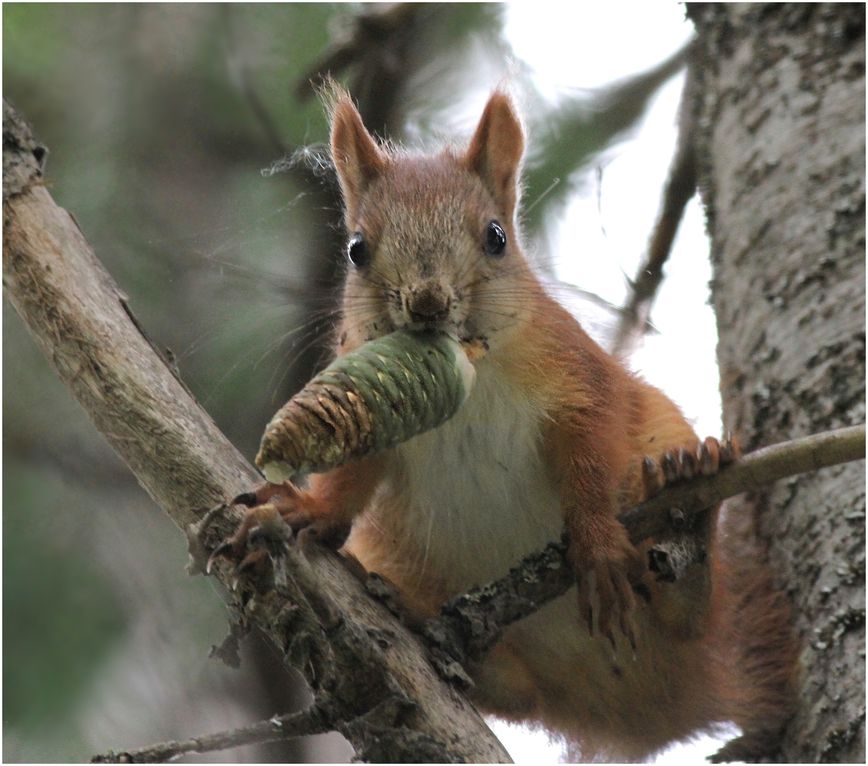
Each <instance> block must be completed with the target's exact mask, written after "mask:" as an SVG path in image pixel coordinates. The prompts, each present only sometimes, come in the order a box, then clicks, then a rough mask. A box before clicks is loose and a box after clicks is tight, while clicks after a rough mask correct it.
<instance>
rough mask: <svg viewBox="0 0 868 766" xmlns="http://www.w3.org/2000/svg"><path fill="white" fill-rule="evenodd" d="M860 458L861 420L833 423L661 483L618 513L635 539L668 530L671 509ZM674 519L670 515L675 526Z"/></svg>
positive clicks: (707, 504)
mask: <svg viewBox="0 0 868 766" xmlns="http://www.w3.org/2000/svg"><path fill="white" fill-rule="evenodd" d="M864 459H865V424H864V423H863V424H862V425H858V426H849V427H847V428H838V429H836V430H834V431H826V432H824V433H821V434H814V435H813V436H805V437H803V438H801V439H793V440H792V441H788V442H782V443H781V444H773V445H772V446H770V447H763V448H761V449H758V450H756V451H755V452H751V453H750V454H748V455H745V456H744V457H743V458H741V459H740V460H737V461H736V462H735V463H732V464H731V465H728V466H727V467H726V468H722V469H721V470H720V471H719V472H718V473H716V474H714V475H713V476H698V477H696V478H694V479H692V480H691V481H689V482H684V483H683V484H677V485H673V486H671V487H667V488H665V489H664V490H663V491H661V492H660V493H659V494H658V495H655V496H654V497H652V498H651V499H650V500H647V501H646V502H644V503H642V504H641V505H640V506H638V507H637V508H634V509H632V510H630V511H627V512H625V513H622V514H621V516H620V517H619V518H620V521H621V523H622V524H624V526H626V527H627V530H628V532H629V533H630V539H631V540H632V541H633V542H634V543H637V542H640V541H641V540H645V539H647V538H649V537H655V536H658V535H660V534H662V533H664V532H667V531H672V530H673V517H672V513H671V509H673V508H677V509H678V510H679V511H680V512H681V514H683V516H684V519H685V520H686V519H688V518H689V517H690V516H691V515H694V514H696V513H698V512H699V511H701V510H703V509H705V508H711V507H712V506H714V505H717V503H719V502H721V501H723V500H726V498H728V497H732V496H733V495H737V494H739V493H741V492H747V491H749V490H759V489H762V488H764V487H766V486H768V485H769V484H772V483H773V482H775V481H778V480H779V479H784V478H786V477H787V476H795V475H796V474H800V473H807V472H808V471H816V470H817V469H819V468H827V467H828V466H832V465H838V464H839V463H848V462H852V461H854V460H864ZM680 518H681V517H680V516H677V517H676V519H677V520H676V522H675V523H676V525H677V524H678V523H679V521H678V520H680Z"/></svg>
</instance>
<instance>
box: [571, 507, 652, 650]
mask: <svg viewBox="0 0 868 766" xmlns="http://www.w3.org/2000/svg"><path fill="white" fill-rule="evenodd" d="M613 524H614V525H617V527H613V529H612V539H611V541H610V543H609V544H608V545H606V546H604V547H600V546H597V547H588V546H587V545H584V546H583V545H581V543H578V542H576V541H573V542H571V544H570V549H569V554H568V555H569V558H570V561H571V563H572V565H573V568H574V569H575V572H576V577H577V579H578V602H579V613H580V615H581V616H582V618H583V619H584V620H585V622H586V624H587V626H588V632H589V633H591V634H592V635H593V633H594V622H595V618H596V625H597V629H598V630H599V632H600V633H601V634H602V635H604V636H605V637H606V638H607V639H609V642H610V643H611V644H612V646H613V647H614V646H615V636H614V633H613V631H612V625H613V623H614V622H616V621H617V624H618V627H619V628H620V630H621V633H623V635H624V636H625V637H626V638H627V640H628V641H629V642H630V646H631V647H632V648H633V649H634V650H635V648H636V628H635V624H634V621H633V615H634V609H635V606H636V599H635V596H634V593H633V586H634V585H636V584H638V583H639V582H640V581H641V579H642V574H643V573H644V571H645V564H644V561H643V559H642V556H641V555H640V553H639V551H637V550H636V548H635V547H634V546H633V545H631V544H630V541H629V540H628V539H627V535H626V532H625V530H624V529H623V527H620V525H618V524H617V522H614V521H613ZM595 595H596V599H595ZM595 612H596V614H595Z"/></svg>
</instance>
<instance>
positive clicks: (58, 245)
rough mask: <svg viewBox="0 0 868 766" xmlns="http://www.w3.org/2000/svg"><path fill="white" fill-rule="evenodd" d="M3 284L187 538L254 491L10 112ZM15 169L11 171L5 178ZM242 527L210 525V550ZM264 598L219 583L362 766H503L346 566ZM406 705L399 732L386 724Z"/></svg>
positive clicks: (325, 560)
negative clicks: (403, 764) (366, 763)
mask: <svg viewBox="0 0 868 766" xmlns="http://www.w3.org/2000/svg"><path fill="white" fill-rule="evenodd" d="M3 122H4V126H3V127H4V131H3V155H4V184H3V194H4V196H3V214H4V224H5V225H4V229H3V245H4V247H3V284H4V287H5V292H6V295H7V297H8V299H9V300H10V302H11V303H12V304H13V306H14V308H15V310H16V311H17V312H18V314H19V316H20V317H21V318H22V320H23V321H24V323H25V324H26V325H27V327H28V330H29V331H30V333H31V335H32V336H33V338H34V339H35V341H36V342H37V344H38V345H39V346H40V347H41V348H42V350H43V352H44V353H45V355H46V356H47V358H48V360H49V361H50V363H51V364H52V366H53V367H54V369H55V370H56V371H57V374H58V375H59V376H60V378H61V380H63V381H64V383H66V385H67V386H68V387H69V389H70V390H71V391H72V393H73V394H74V395H75V397H76V398H77V399H78V401H79V402H80V403H81V405H82V406H83V407H84V408H85V410H86V411H87V412H88V414H89V416H90V418H91V419H92V420H93V422H94V424H95V425H96V427H97V428H98V429H99V430H100V431H101V432H102V433H103V434H104V435H105V437H106V438H107V439H108V440H109V442H110V443H111V444H112V446H113V447H114V449H115V450H116V451H117V452H118V454H119V455H120V456H121V457H122V458H123V459H124V461H125V462H126V463H127V465H128V466H129V467H130V468H131V469H132V471H133V472H134V473H135V475H136V476H137V478H138V480H139V482H140V483H141V484H142V486H143V487H144V488H145V489H146V490H147V491H148V493H149V494H150V495H151V497H152V498H153V499H154V500H155V501H156V502H157V503H158V505H160V506H161V507H162V508H163V509H164V510H165V511H166V513H168V515H169V516H170V518H171V519H172V520H173V521H174V522H175V524H176V525H178V526H179V527H180V528H181V529H186V527H187V526H188V525H189V524H191V523H195V522H196V521H198V519H199V517H200V516H201V514H202V510H201V509H203V508H209V507H212V506H214V505H216V504H217V503H219V502H222V501H223V500H224V499H225V498H227V497H235V496H236V495H238V494H239V493H241V492H243V491H245V490H248V489H250V487H252V486H254V485H255V484H258V483H259V482H260V481H261V478H260V476H259V475H258V473H257V472H256V471H255V470H254V469H253V468H252V467H251V466H250V465H249V463H247V461H246V460H244V458H243V457H242V456H241V455H240V454H239V453H238V451H237V450H236V449H235V448H234V447H233V446H232V444H230V443H229V441H228V440H227V439H226V437H225V436H224V435H223V434H222V433H221V432H220V431H219V429H218V428H217V427H216V425H215V424H214V422H213V421H212V420H211V418H210V417H209V416H208V414H207V413H206V412H205V411H204V410H203V409H202V408H201V407H200V406H199V404H198V403H197V402H196V401H194V400H193V398H192V397H191V396H190V394H189V392H188V391H187V390H186V388H185V387H184V385H183V384H182V383H181V381H180V380H179V379H178V378H177V377H176V375H175V373H174V372H173V370H172V368H171V367H170V365H168V364H167V363H166V362H165V361H164V360H163V359H162V358H161V357H160V356H159V354H158V353H156V351H155V349H154V347H153V346H152V344H151V343H150V341H149V340H148V339H147V338H146V337H145V336H144V335H143V333H142V332H141V331H140V329H139V328H138V327H137V325H136V323H134V321H132V319H131V314H130V312H129V311H128V309H127V307H126V302H127V301H126V297H125V296H124V295H123V293H122V292H121V291H120V290H119V289H118V287H117V286H116V285H115V283H114V281H113V280H112V279H111V277H110V276H109V275H108V273H107V272H106V271H105V270H104V269H103V267H102V266H101V264H100V263H99V261H98V260H97V259H96V257H95V255H94V254H93V252H92V250H91V249H90V246H89V245H88V243H87V241H86V240H85V238H84V236H83V234H82V232H81V231H80V230H79V228H78V226H77V225H76V222H75V220H74V219H73V218H72V217H71V216H70V215H69V214H68V213H67V212H66V211H65V210H63V209H62V208H59V207H58V206H57V205H56V204H55V203H54V201H53V200H52V198H51V196H50V195H49V193H48V191H47V190H46V189H45V188H44V186H43V185H42V177H41V167H40V165H41V159H42V158H43V157H44V156H45V150H44V148H42V147H40V146H39V145H38V144H37V143H36V142H35V141H34V140H33V138H32V136H31V134H30V131H29V128H27V126H26V124H25V123H24V122H23V120H21V119H20V118H19V117H18V115H17V114H16V113H15V111H14V110H13V109H12V108H11V107H10V106H9V105H8V104H7V103H5V102H4V120H3ZM7 170H8V174H7ZM238 518H239V517H238V515H236V514H234V513H233V514H227V515H225V516H222V517H219V518H216V519H214V523H213V525H212V526H211V527H210V528H209V529H208V531H207V533H206V534H207V539H206V541H205V542H206V543H207V545H208V546H209V547H213V546H214V545H216V543H217V542H218V541H219V540H222V539H223V538H225V537H226V536H228V535H229V534H230V533H231V532H232V531H233V529H234V527H235V526H236V525H237V523H238ZM286 571H287V575H288V577H287V583H286V585H285V586H282V587H279V588H275V589H272V590H270V591H268V592H266V593H264V594H261V593H255V592H252V591H251V589H250V588H249V587H247V586H245V585H244V583H241V584H240V587H239V588H238V592H233V587H234V586H235V585H238V583H236V582H235V581H234V578H233V576H232V575H231V573H230V572H229V571H228V568H227V569H220V568H218V571H217V572H216V575H217V577H218V579H220V581H221V582H222V583H223V584H224V585H225V586H226V591H225V592H224V593H223V596H224V598H225V599H226V601H227V603H229V604H230V606H231V607H232V608H234V609H237V610H238V611H239V612H241V613H242V614H244V615H245V616H246V618H247V619H249V620H250V622H251V623H252V624H253V625H256V626H257V627H259V628H260V629H261V630H262V631H263V632H264V633H265V635H266V636H267V638H268V639H269V640H270V641H271V642H272V643H273V644H274V645H275V646H276V647H277V648H278V651H279V652H280V655H281V657H282V658H283V661H284V663H285V664H286V665H287V666H293V667H296V668H297V669H298V670H300V671H301V672H302V674H303V675H304V676H305V678H306V679H307V681H308V684H309V685H310V686H311V689H312V691H313V693H314V698H315V700H318V699H320V698H321V697H322V696H323V695H328V698H329V699H330V700H331V701H332V708H331V709H332V711H333V714H334V716H335V720H334V721H333V723H334V724H335V725H336V727H337V728H338V730H340V731H341V732H343V733H344V734H345V736H347V737H348V739H350V742H351V743H352V744H353V746H354V747H355V748H356V752H357V755H358V756H359V757H361V758H364V757H366V755H368V754H373V755H375V756H377V757H378V758H379V759H380V760H392V761H397V762H400V761H407V760H411V759H413V758H414V757H416V754H417V753H418V752H420V747H422V746H423V745H424V746H425V748H427V749H425V752H426V754H427V756H428V757H429V759H430V760H436V761H449V762H467V761H473V762H478V761H483V762H491V761H496V762H504V761H508V760H509V756H508V754H507V753H506V751H505V750H504V749H503V747H502V745H501V744H500V743H499V742H498V741H497V739H496V738H495V737H494V735H493V734H492V733H491V731H490V730H489V729H488V728H487V727H486V726H485V723H484V722H483V721H482V719H481V718H480V716H479V714H478V713H477V712H476V711H475V709H474V708H473V707H472V706H471V705H470V704H469V703H468V702H467V701H466V700H465V699H464V698H463V697H462V696H461V695H459V694H457V693H456V691H455V690H454V689H453V688H451V687H450V686H449V685H447V684H446V683H445V682H443V681H442V680H441V679H440V678H439V677H438V676H437V675H436V673H434V672H432V670H431V666H430V664H429V662H428V659H427V656H426V653H425V649H424V646H423V645H422V644H421V642H420V641H419V640H418V638H417V637H415V636H414V635H413V634H412V633H410V632H409V631H408V630H407V629H406V628H405V627H403V626H402V625H401V624H400V623H399V622H398V621H397V620H395V619H394V617H393V616H392V615H390V614H389V613H388V611H387V610H386V609H385V608H384V607H383V606H382V605H381V604H378V603H376V602H374V601H373V600H372V599H371V598H370V597H368V595H367V594H366V593H365V591H364V590H363V588H362V586H361V584H360V583H359V582H358V580H357V579H356V578H355V577H353V576H352V575H351V574H350V573H349V572H348V571H347V569H346V568H345V566H344V565H343V564H342V562H341V560H340V558H339V557H338V556H336V555H334V554H331V553H328V552H325V551H314V552H312V553H311V554H310V555H309V556H308V557H304V556H302V555H301V554H300V553H298V552H296V551H293V552H292V555H289V556H287V561H286ZM395 704H397V705H398V706H399V707H400V709H401V710H403V711H404V713H403V714H402V715H401V716H400V718H399V719H398V720H396V719H395V717H394V716H393V715H391V713H390V711H391V710H392V708H393V707H394V705H395Z"/></svg>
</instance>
